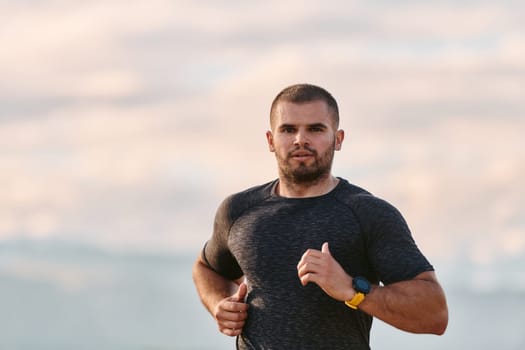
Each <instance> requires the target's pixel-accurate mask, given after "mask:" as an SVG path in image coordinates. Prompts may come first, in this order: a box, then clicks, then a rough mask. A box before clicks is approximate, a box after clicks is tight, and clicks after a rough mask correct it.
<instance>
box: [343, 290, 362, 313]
mask: <svg viewBox="0 0 525 350" xmlns="http://www.w3.org/2000/svg"><path fill="white" fill-rule="evenodd" d="M363 300H365V294H364V293H361V292H357V293H355V295H354V297H353V298H352V299H350V300H347V301H345V304H346V306H348V307H350V308H352V309H354V310H357V307H358V306H359V304H361V302H362V301H363Z"/></svg>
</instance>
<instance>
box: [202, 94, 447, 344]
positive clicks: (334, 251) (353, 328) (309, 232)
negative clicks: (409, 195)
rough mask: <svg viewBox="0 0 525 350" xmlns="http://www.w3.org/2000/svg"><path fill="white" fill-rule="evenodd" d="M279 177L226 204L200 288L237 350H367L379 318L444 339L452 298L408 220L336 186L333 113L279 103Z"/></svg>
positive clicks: (332, 105)
mask: <svg viewBox="0 0 525 350" xmlns="http://www.w3.org/2000/svg"><path fill="white" fill-rule="evenodd" d="M270 126H271V131H268V132H267V133H266V138H267V141H268V146H269V148H270V151H271V152H274V153H275V157H276V159H277V164H278V170H279V177H278V179H277V180H274V181H272V182H270V183H267V184H264V185H261V186H257V187H254V188H251V189H248V190H245V191H243V192H240V193H237V194H235V195H232V196H230V197H228V198H227V199H226V200H225V201H224V202H223V203H222V204H221V205H220V207H219V209H218V211H217V214H216V217H215V224H214V231H213V235H212V237H211V239H210V240H209V241H208V242H207V243H206V245H205V246H204V249H203V251H202V254H201V256H200V257H199V258H198V259H197V261H196V263H195V265H194V269H193V278H194V281H195V285H196V287H197V291H198V293H199V295H200V297H201V300H202V302H203V304H204V305H205V306H206V308H207V309H208V310H209V312H210V313H211V314H212V315H213V317H214V318H215V319H216V321H217V324H218V327H219V330H220V331H221V332H222V333H224V334H226V335H229V336H237V347H238V348H239V349H369V348H370V346H369V335H370V328H371V325H372V317H377V318H379V319H381V320H383V321H385V322H387V323H389V324H391V325H393V326H394V327H397V328H399V329H402V330H405V331H408V332H414V333H433V334H443V332H444V331H445V328H446V326H447V322H448V311H447V305H446V300H445V295H444V292H443V290H442V288H441V287H440V285H439V283H438V281H437V279H436V276H435V274H434V272H433V267H432V265H430V263H429V262H428V261H427V259H426V258H425V257H424V256H423V255H422V253H421V252H420V251H419V249H418V248H417V246H416V244H415V242H414V240H413V239H412V236H411V233H410V231H409V229H408V227H407V225H406V223H405V221H404V219H403V218H402V216H401V214H400V213H399V212H398V211H397V210H396V209H395V208H394V207H393V206H391V205H390V204H388V203H387V202H385V201H383V200H381V199H379V198H377V197H374V196H373V195H371V194H370V193H369V192H367V191H365V190H363V189H361V188H359V187H357V186H355V185H352V184H350V183H349V182H348V181H346V180H344V179H342V178H338V177H334V176H333V175H332V174H331V166H332V160H333V156H334V152H335V151H339V150H340V149H341V145H342V143H343V139H344V131H343V130H339V129H338V126H339V112H338V107H337V102H336V101H335V99H334V98H333V97H332V96H331V95H330V93H328V92H327V91H326V90H324V89H322V88H320V87H317V86H313V85H308V84H301V85H294V86H290V87H288V88H286V89H284V90H283V91H281V92H280V93H279V94H278V95H277V97H276V98H275V100H274V101H273V104H272V107H271V111H270Z"/></svg>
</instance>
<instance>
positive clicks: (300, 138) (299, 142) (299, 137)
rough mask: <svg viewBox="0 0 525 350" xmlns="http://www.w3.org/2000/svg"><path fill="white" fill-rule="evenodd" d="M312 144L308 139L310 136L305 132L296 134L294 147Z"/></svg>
mask: <svg viewBox="0 0 525 350" xmlns="http://www.w3.org/2000/svg"><path fill="white" fill-rule="evenodd" d="M308 144H310V140H309V139H308V135H307V134H306V132H304V131H298V132H297V134H295V140H294V145H295V146H304V145H308Z"/></svg>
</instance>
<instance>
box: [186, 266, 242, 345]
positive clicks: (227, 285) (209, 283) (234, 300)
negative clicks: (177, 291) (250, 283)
mask: <svg viewBox="0 0 525 350" xmlns="http://www.w3.org/2000/svg"><path fill="white" fill-rule="evenodd" d="M193 281H194V283H195V287H196V288H197V292H198V294H199V296H200V298H201V301H202V303H203V304H204V306H205V307H206V308H207V309H208V311H209V312H210V314H211V315H212V316H213V317H214V318H215V320H216V321H217V325H218V327H219V330H220V331H221V332H222V333H224V334H226V335H229V336H237V335H239V334H241V332H242V328H243V327H244V323H245V320H246V317H247V315H248V314H247V310H248V305H247V304H246V303H245V302H244V297H245V296H246V293H247V287H246V284H245V283H242V279H239V280H237V281H231V280H229V279H227V278H224V277H223V276H221V275H219V274H218V273H216V272H215V271H213V270H212V269H211V268H210V267H209V266H208V265H207V264H206V263H205V262H204V261H202V258H201V257H199V258H197V261H196V262H195V264H194V265H193Z"/></svg>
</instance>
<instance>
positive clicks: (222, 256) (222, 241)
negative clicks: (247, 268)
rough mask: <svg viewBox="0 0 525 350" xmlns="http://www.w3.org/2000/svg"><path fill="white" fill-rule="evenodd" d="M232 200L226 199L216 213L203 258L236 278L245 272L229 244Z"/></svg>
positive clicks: (230, 276)
mask: <svg viewBox="0 0 525 350" xmlns="http://www.w3.org/2000/svg"><path fill="white" fill-rule="evenodd" d="M231 201H232V198H231V197H229V198H227V199H225V200H224V201H223V202H222V203H221V205H220V206H219V208H218V209H217V213H216V214H215V222H214V225H213V234H212V236H211V238H210V239H209V240H208V241H207V242H206V244H205V246H204V248H203V250H202V258H203V260H204V261H205V262H206V263H207V264H208V266H209V267H210V268H212V269H213V270H214V271H215V272H217V273H218V274H220V275H222V276H224V277H225V278H228V279H231V280H235V279H238V278H240V277H242V275H243V272H242V270H241V268H240V267H239V264H238V262H237V260H236V259H235V257H234V256H233V254H232V253H231V251H230V249H229V246H228V236H229V231H230V227H231V225H232V221H233V219H232V213H231Z"/></svg>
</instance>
